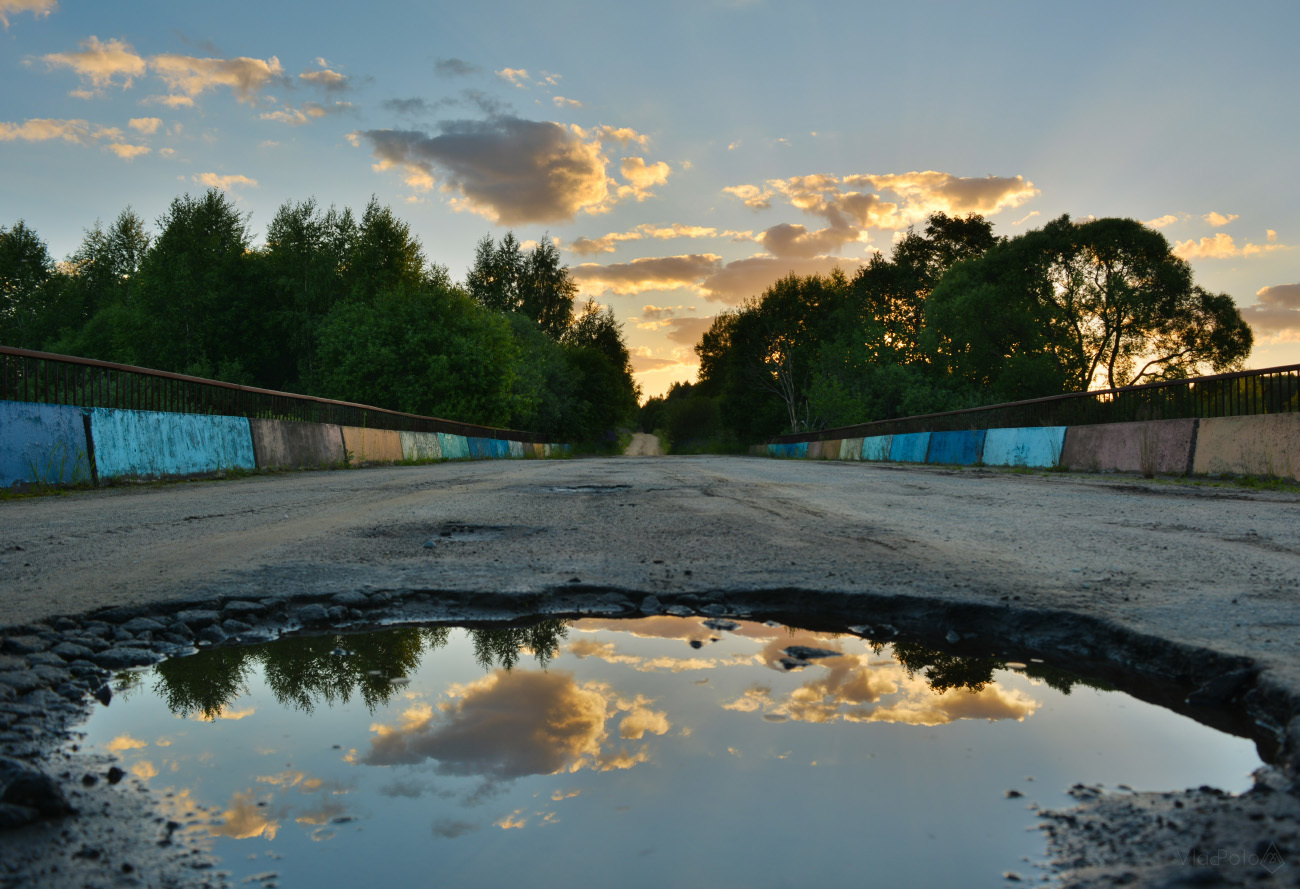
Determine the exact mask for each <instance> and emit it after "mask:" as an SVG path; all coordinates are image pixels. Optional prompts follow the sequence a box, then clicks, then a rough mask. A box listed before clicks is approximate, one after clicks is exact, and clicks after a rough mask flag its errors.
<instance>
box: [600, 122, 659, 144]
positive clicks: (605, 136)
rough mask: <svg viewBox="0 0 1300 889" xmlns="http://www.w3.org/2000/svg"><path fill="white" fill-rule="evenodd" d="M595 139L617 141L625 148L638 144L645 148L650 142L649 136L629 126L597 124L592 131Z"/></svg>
mask: <svg viewBox="0 0 1300 889" xmlns="http://www.w3.org/2000/svg"><path fill="white" fill-rule="evenodd" d="M592 132H593V133H594V134H595V137H596V138H597V139H600V140H601V141H602V142H617V143H618V144H619V145H622V146H623V147H624V148H626V147H627V146H629V145H633V144H635V145H640V146H641V147H642V148H645V147H646V146H647V145H649V144H650V137H649V136H645V135H642V134H641V133H638V132H637V131H636V130H634V129H632V128H631V127H609V126H599V127H596V129H595V130H593V131H592Z"/></svg>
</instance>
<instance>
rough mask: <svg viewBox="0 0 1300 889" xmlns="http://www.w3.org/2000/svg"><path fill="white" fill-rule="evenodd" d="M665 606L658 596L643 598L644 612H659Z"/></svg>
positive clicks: (642, 608)
mask: <svg viewBox="0 0 1300 889" xmlns="http://www.w3.org/2000/svg"><path fill="white" fill-rule="evenodd" d="M663 608H664V606H663V605H662V604H660V602H659V597H658V596H646V597H645V598H644V599H642V600H641V613H642V614H658V613H659V612H661V611H663Z"/></svg>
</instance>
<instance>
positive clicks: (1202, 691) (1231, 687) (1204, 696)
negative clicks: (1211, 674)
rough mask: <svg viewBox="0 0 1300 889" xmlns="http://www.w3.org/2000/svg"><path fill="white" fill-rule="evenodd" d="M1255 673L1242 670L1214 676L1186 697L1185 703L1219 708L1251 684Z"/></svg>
mask: <svg viewBox="0 0 1300 889" xmlns="http://www.w3.org/2000/svg"><path fill="white" fill-rule="evenodd" d="M1256 673H1257V671H1256V670H1250V669H1242V670H1233V671H1232V672H1231V673H1224V674H1223V675H1222V676H1216V677H1215V678H1214V679H1211V680H1210V681H1209V682H1207V683H1205V684H1204V685H1202V686H1201V687H1200V688H1198V689H1197V690H1196V691H1194V692H1192V693H1191V694H1190V695H1188V696H1187V703H1188V704H1190V705H1191V706H1193V707H1221V706H1223V705H1224V704H1226V703H1228V702H1229V701H1230V700H1232V699H1233V698H1234V697H1236V696H1237V695H1238V694H1239V693H1240V692H1241V690H1242V689H1243V688H1244V687H1245V686H1246V685H1247V684H1248V683H1250V682H1252V681H1253V680H1254V679H1255V676H1256Z"/></svg>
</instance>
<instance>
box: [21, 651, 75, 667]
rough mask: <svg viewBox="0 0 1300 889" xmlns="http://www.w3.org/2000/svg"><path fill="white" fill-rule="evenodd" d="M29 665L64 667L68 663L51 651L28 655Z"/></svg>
mask: <svg viewBox="0 0 1300 889" xmlns="http://www.w3.org/2000/svg"><path fill="white" fill-rule="evenodd" d="M27 663H29V664H31V665H32V666H33V667H38V666H39V667H63V666H67V663H68V662H67V661H65V660H64V659H63V658H61V657H59V656H58V655H57V654H54V653H52V652H49V651H36V652H33V653H31V654H29V655H27Z"/></svg>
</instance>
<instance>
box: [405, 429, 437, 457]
mask: <svg viewBox="0 0 1300 889" xmlns="http://www.w3.org/2000/svg"><path fill="white" fill-rule="evenodd" d="M397 435H398V438H400V439H401V441H402V459H403V460H441V459H442V443H441V442H440V441H438V433H436V432H399V433H397Z"/></svg>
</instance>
